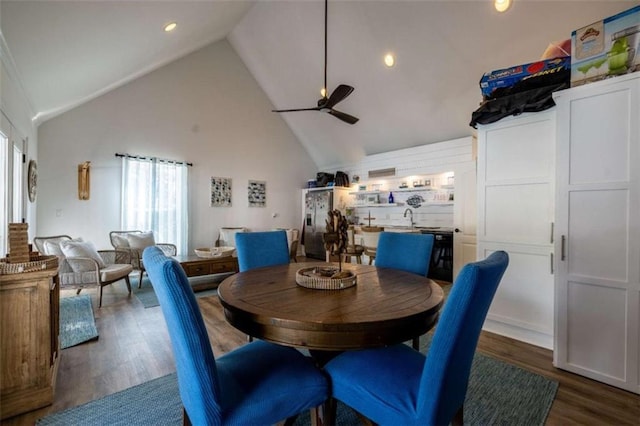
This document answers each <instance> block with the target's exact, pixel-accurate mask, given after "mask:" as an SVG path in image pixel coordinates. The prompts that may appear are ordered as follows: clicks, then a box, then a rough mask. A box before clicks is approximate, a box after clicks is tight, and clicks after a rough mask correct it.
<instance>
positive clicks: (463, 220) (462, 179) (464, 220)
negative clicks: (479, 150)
mask: <svg viewBox="0 0 640 426" xmlns="http://www.w3.org/2000/svg"><path fill="white" fill-rule="evenodd" d="M455 179H456V192H455V202H454V205H453V279H454V280H455V279H456V277H457V276H458V272H460V269H462V267H463V266H464V265H466V264H467V263H470V262H475V260H476V259H477V257H476V251H477V244H476V228H477V226H476V219H477V203H476V199H477V196H476V192H477V188H476V186H477V183H476V162H475V161H470V162H468V163H465V164H460V165H458V166H457V167H456V169H455Z"/></svg>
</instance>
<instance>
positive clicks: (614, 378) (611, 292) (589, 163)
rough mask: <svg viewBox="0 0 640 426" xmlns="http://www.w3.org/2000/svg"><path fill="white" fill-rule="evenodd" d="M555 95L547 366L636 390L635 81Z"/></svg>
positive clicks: (639, 300)
mask: <svg viewBox="0 0 640 426" xmlns="http://www.w3.org/2000/svg"><path fill="white" fill-rule="evenodd" d="M555 98H556V104H557V105H558V106H557V111H558V116H557V117H558V149H557V159H558V173H557V185H558V192H557V202H556V205H557V213H556V217H557V225H556V252H557V253H558V257H559V258H558V262H557V273H556V282H555V286H556V298H557V310H556V318H557V333H556V340H555V351H554V364H555V365H556V366H557V367H559V368H562V369H565V370H568V371H572V372H574V373H577V374H581V375H584V376H587V377H590V378H592V379H595V380H599V381H602V382H604V383H608V384H610V385H613V386H617V387H620V388H623V389H627V390H629V391H632V392H636V393H640V380H639V377H638V376H639V374H640V372H639V356H638V340H639V337H640V331H639V327H638V322H639V320H640V296H639V295H640V75H638V74H635V76H634V75H633V74H632V75H630V76H624V77H616V78H614V79H610V80H605V81H602V82H598V83H592V84H589V85H585V86H580V87H576V88H573V89H569V90H565V91H562V92H558V93H557V94H556V96H555Z"/></svg>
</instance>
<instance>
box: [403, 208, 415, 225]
mask: <svg viewBox="0 0 640 426" xmlns="http://www.w3.org/2000/svg"><path fill="white" fill-rule="evenodd" d="M407 213H409V220H411V227H412V228H413V225H415V223H414V222H413V211H411V209H406V210H405V211H404V217H407Z"/></svg>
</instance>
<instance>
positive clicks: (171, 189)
mask: <svg viewBox="0 0 640 426" xmlns="http://www.w3.org/2000/svg"><path fill="white" fill-rule="evenodd" d="M118 155H120V154H118ZM188 223H189V220H188V168H187V164H186V163H180V162H175V161H168V160H160V159H157V158H145V157H137V156H130V155H122V214H121V224H122V229H123V230H134V229H137V230H141V231H149V230H151V231H153V234H154V237H155V240H156V242H159V243H172V244H175V245H176V247H177V251H178V254H185V253H187V251H188Z"/></svg>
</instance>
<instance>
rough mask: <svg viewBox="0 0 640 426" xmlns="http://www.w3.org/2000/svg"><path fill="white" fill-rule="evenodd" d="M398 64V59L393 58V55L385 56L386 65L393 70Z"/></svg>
mask: <svg viewBox="0 0 640 426" xmlns="http://www.w3.org/2000/svg"><path fill="white" fill-rule="evenodd" d="M395 63H396V58H395V57H394V56H393V53H387V54H386V55H384V64H385V65H386V66H388V67H389V68H391V67H392V66H394V65H395Z"/></svg>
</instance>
